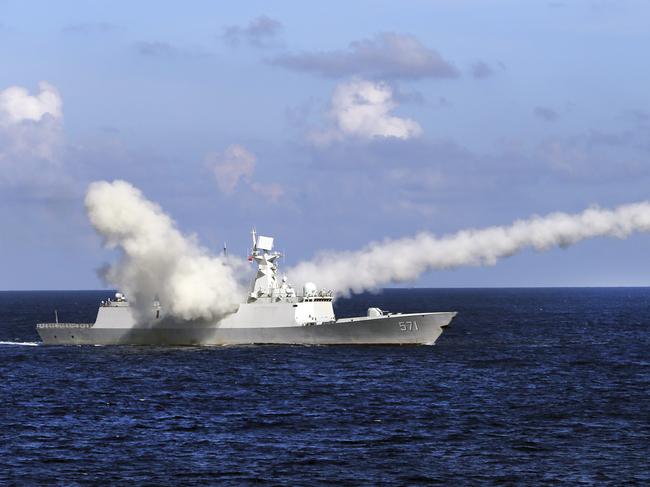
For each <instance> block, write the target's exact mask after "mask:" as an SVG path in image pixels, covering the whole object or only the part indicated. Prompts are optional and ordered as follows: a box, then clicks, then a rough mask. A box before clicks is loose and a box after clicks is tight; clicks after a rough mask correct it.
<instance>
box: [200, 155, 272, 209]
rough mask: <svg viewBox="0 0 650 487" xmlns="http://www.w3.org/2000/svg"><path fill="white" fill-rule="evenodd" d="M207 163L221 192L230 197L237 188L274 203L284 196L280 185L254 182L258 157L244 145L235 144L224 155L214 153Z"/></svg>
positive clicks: (209, 156)
mask: <svg viewBox="0 0 650 487" xmlns="http://www.w3.org/2000/svg"><path fill="white" fill-rule="evenodd" d="M205 161H206V164H207V165H208V167H210V169H211V170H212V171H213V173H214V176H215V179H216V181H217V186H218V187H219V190H220V191H221V192H222V193H224V194H227V195H230V194H232V193H234V192H235V190H236V189H237V187H245V188H247V189H250V190H251V191H253V192H255V193H258V194H260V195H262V196H265V197H267V198H268V199H269V200H270V201H272V202H277V201H278V200H279V199H280V198H281V197H282V196H283V195H284V188H283V187H282V186H281V185H280V184H278V183H273V182H269V181H265V182H263V183H260V182H257V181H253V180H252V179H253V174H254V172H255V166H256V164H257V157H256V156H255V154H253V153H252V152H251V151H249V150H248V149H247V148H246V147H244V146H243V145H239V144H233V145H231V146H229V147H228V148H227V149H226V150H225V151H224V152H222V153H219V152H212V153H210V154H208V155H207V156H206V158H205Z"/></svg>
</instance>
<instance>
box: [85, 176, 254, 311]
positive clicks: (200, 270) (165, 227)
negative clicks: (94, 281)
mask: <svg viewBox="0 0 650 487" xmlns="http://www.w3.org/2000/svg"><path fill="white" fill-rule="evenodd" d="M86 211H87V213H88V217H89V218H90V221H91V223H92V225H93V227H94V228H95V230H97V232H98V233H99V234H100V235H101V236H102V237H103V238H104V239H105V242H106V246H107V247H109V248H118V249H119V250H120V251H121V254H122V257H121V259H120V261H119V262H117V263H116V264H113V265H112V266H111V267H110V268H109V269H108V270H107V272H106V276H105V277H106V279H107V280H108V281H109V282H110V283H111V284H113V285H114V286H116V287H117V288H119V289H120V290H121V291H123V292H124V293H126V295H127V297H128V298H129V300H130V301H131V303H132V305H133V306H134V309H135V310H136V313H137V314H138V318H139V319H140V321H146V320H147V319H148V318H150V317H151V314H152V312H151V306H152V303H153V300H154V299H155V297H156V296H157V297H158V298H159V300H160V302H161V304H162V306H163V310H164V312H165V313H166V314H168V315H172V316H173V317H175V318H180V319H184V320H192V319H211V320H214V319H219V318H221V317H223V316H224V315H226V314H228V313H232V312H234V311H235V310H236V309H237V305H238V304H239V303H241V302H242V299H243V298H244V296H245V294H246V293H245V290H243V288H242V285H241V280H240V277H241V272H240V271H241V269H242V268H243V266H244V263H243V261H241V262H240V261H239V260H237V259H233V258H231V257H228V258H225V257H216V256H212V255H210V254H209V252H208V251H207V250H206V249H204V248H203V247H201V246H200V245H199V244H198V243H197V241H196V238H195V237H194V236H190V237H187V236H184V235H183V234H182V233H181V232H180V231H179V230H178V229H177V228H176V224H175V223H174V221H173V220H172V219H171V218H170V217H169V216H167V215H166V214H165V213H164V212H163V210H162V209H161V208H160V207H159V206H158V205H156V204H155V203H153V202H151V201H149V200H147V199H146V198H145V197H144V196H143V195H142V193H141V192H140V191H139V190H138V189H137V188H135V187H134V186H132V185H131V184H129V183H127V182H126V181H113V182H106V181H100V182H95V183H92V184H91V185H90V186H89V188H88V192H87V194H86Z"/></svg>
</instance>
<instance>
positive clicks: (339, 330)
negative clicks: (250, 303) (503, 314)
mask: <svg viewBox="0 0 650 487" xmlns="http://www.w3.org/2000/svg"><path fill="white" fill-rule="evenodd" d="M455 315H456V313H454V312H441V313H421V314H403V315H389V316H383V317H380V318H359V319H356V318H355V319H342V320H338V321H335V322H330V323H323V324H320V325H308V326H288V327H280V326H274V327H264V328H259V327H258V328H225V327H217V326H203V327H201V326H192V327H189V326H176V327H169V326H168V327H165V326H164V325H163V324H162V323H161V326H156V327H151V328H141V327H134V328H98V327H94V326H93V325H92V324H74V323H44V324H39V325H38V326H37V331H38V334H39V335H40V337H41V339H42V340H43V343H44V344H45V345H177V346H192V345H244V344H295V345H382V344H395V345H398V344H399V345H423V344H427V345H432V344H433V343H435V341H436V340H437V339H438V337H439V336H440V334H441V333H442V330H443V328H444V327H445V326H447V325H448V324H449V323H450V322H451V320H452V319H453V317H454V316H455Z"/></svg>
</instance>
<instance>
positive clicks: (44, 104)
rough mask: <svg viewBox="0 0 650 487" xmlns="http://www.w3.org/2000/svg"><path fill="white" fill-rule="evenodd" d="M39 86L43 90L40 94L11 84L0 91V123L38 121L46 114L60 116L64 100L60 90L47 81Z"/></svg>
mask: <svg viewBox="0 0 650 487" xmlns="http://www.w3.org/2000/svg"><path fill="white" fill-rule="evenodd" d="M39 88H40V90H41V91H40V93H39V94H38V95H30V94H29V91H27V89H25V88H23V87H21V86H10V87H9V88H6V89H5V90H3V91H0V123H3V124H15V123H19V122H23V121H25V120H33V121H38V120H40V119H41V118H43V116H45V115H46V114H49V115H51V116H53V117H55V118H60V117H61V116H62V107H63V102H62V101H61V96H60V95H59V92H58V91H57V90H56V88H54V86H52V85H51V84H49V83H47V82H45V81H43V82H41V83H39Z"/></svg>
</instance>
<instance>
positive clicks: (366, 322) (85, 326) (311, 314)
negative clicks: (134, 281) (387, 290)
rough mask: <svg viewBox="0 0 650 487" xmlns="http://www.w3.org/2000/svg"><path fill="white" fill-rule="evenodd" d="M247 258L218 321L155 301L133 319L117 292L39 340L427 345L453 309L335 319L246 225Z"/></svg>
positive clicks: (327, 297)
mask: <svg viewBox="0 0 650 487" xmlns="http://www.w3.org/2000/svg"><path fill="white" fill-rule="evenodd" d="M252 240H253V242H252V251H251V254H250V256H249V260H250V261H252V262H254V263H255V264H256V265H257V272H256V275H255V277H254V278H253V280H252V283H251V287H250V291H249V293H248V296H247V298H246V301H245V302H243V303H242V304H240V305H239V307H238V309H237V310H236V311H235V312H234V313H232V314H230V315H228V316H225V317H224V318H222V319H220V320H217V321H210V320H193V321H183V320H178V319H175V318H174V317H171V316H164V303H158V302H157V301H155V302H154V303H153V305H152V307H151V315H150V317H149V318H148V319H144V320H142V319H140V320H139V321H138V320H136V318H135V314H134V313H133V310H132V309H131V307H130V304H129V302H128V300H127V298H126V297H125V296H124V295H122V294H121V293H117V294H116V295H115V299H111V300H107V301H103V302H102V303H101V304H100V307H99V311H98V313H97V319H96V321H95V323H92V324H90V323H58V322H56V323H40V324H38V325H37V331H38V333H39V335H40V336H41V339H42V340H43V343H45V344H78V345H81V344H93V345H117V344H132V345H235V344H252V343H260V344H262V343H276V344H323V345H325V344H433V343H434V342H435V341H436V339H437V338H438V337H439V336H440V334H441V333H442V329H443V328H444V327H445V326H447V325H448V324H449V323H450V322H451V320H452V319H453V317H454V316H455V315H456V313H455V312H427V313H411V314H401V313H384V312H383V311H381V310H380V309H379V308H374V307H373V308H369V309H368V313H367V315H366V316H359V317H354V318H343V319H338V320H337V319H336V316H335V314H334V308H333V300H334V293H333V292H332V291H331V290H319V289H318V288H317V286H316V285H315V284H313V283H311V282H307V283H304V285H303V287H302V289H301V290H300V292H296V290H295V289H294V288H293V287H292V286H291V284H290V283H289V282H288V281H287V278H286V276H282V277H280V276H279V273H278V261H279V259H280V258H281V257H282V254H281V253H279V252H276V251H274V250H273V238H272V237H265V236H258V235H257V234H256V232H255V231H253V232H252Z"/></svg>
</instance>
